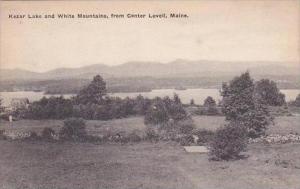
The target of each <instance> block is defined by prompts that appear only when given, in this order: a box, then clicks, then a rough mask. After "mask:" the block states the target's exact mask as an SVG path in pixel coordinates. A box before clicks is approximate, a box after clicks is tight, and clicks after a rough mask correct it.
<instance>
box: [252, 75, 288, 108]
mask: <svg viewBox="0 0 300 189" xmlns="http://www.w3.org/2000/svg"><path fill="white" fill-rule="evenodd" d="M255 95H256V96H257V98H260V100H261V102H262V103H265V104H266V105H270V106H282V105H284V104H285V95H284V94H282V93H281V92H280V90H279V89H278V88H277V85H276V83H275V82H274V81H271V80H269V79H261V80H259V81H257V82H256V83H255Z"/></svg>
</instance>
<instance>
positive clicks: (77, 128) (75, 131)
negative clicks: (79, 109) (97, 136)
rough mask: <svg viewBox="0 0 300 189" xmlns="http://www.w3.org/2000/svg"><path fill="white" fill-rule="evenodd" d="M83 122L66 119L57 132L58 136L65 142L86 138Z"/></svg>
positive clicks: (81, 120) (77, 119) (79, 119)
mask: <svg viewBox="0 0 300 189" xmlns="http://www.w3.org/2000/svg"><path fill="white" fill-rule="evenodd" d="M86 135H87V134H86V130H85V121H84V120H83V119H81V118H68V119H66V120H65V121H64V126H63V127H62V128H61V130H60V132H59V136H60V138H62V139H65V140H84V137H86Z"/></svg>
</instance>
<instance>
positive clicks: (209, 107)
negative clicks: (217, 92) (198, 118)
mask: <svg viewBox="0 0 300 189" xmlns="http://www.w3.org/2000/svg"><path fill="white" fill-rule="evenodd" d="M203 106H204V109H203V110H202V115H218V114H219V112H218V109H217V103H216V101H215V99H213V98H212V97H211V96H208V97H207V98H206V99H205V100H204V104H203Z"/></svg>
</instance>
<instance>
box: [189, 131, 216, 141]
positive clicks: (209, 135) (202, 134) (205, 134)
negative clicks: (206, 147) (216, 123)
mask: <svg viewBox="0 0 300 189" xmlns="http://www.w3.org/2000/svg"><path fill="white" fill-rule="evenodd" d="M214 134H215V133H214V132H213V131H210V130H207V129H198V130H195V131H193V135H196V136H197V137H198V140H197V144H199V145H203V144H207V143H209V142H210V141H211V140H212V139H213V137H214Z"/></svg>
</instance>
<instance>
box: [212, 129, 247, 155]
mask: <svg viewBox="0 0 300 189" xmlns="http://www.w3.org/2000/svg"><path fill="white" fill-rule="evenodd" d="M209 146H210V153H209V156H210V159H212V160H230V159H237V158H238V157H240V152H242V151H244V150H245V149H246V146H247V130H246V127H245V126H243V125H240V124H238V123H230V124H229V125H225V126H224V127H221V128H219V129H218V130H217V131H216V133H215V136H214V137H213V139H212V141H211V142H210V144H209Z"/></svg>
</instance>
